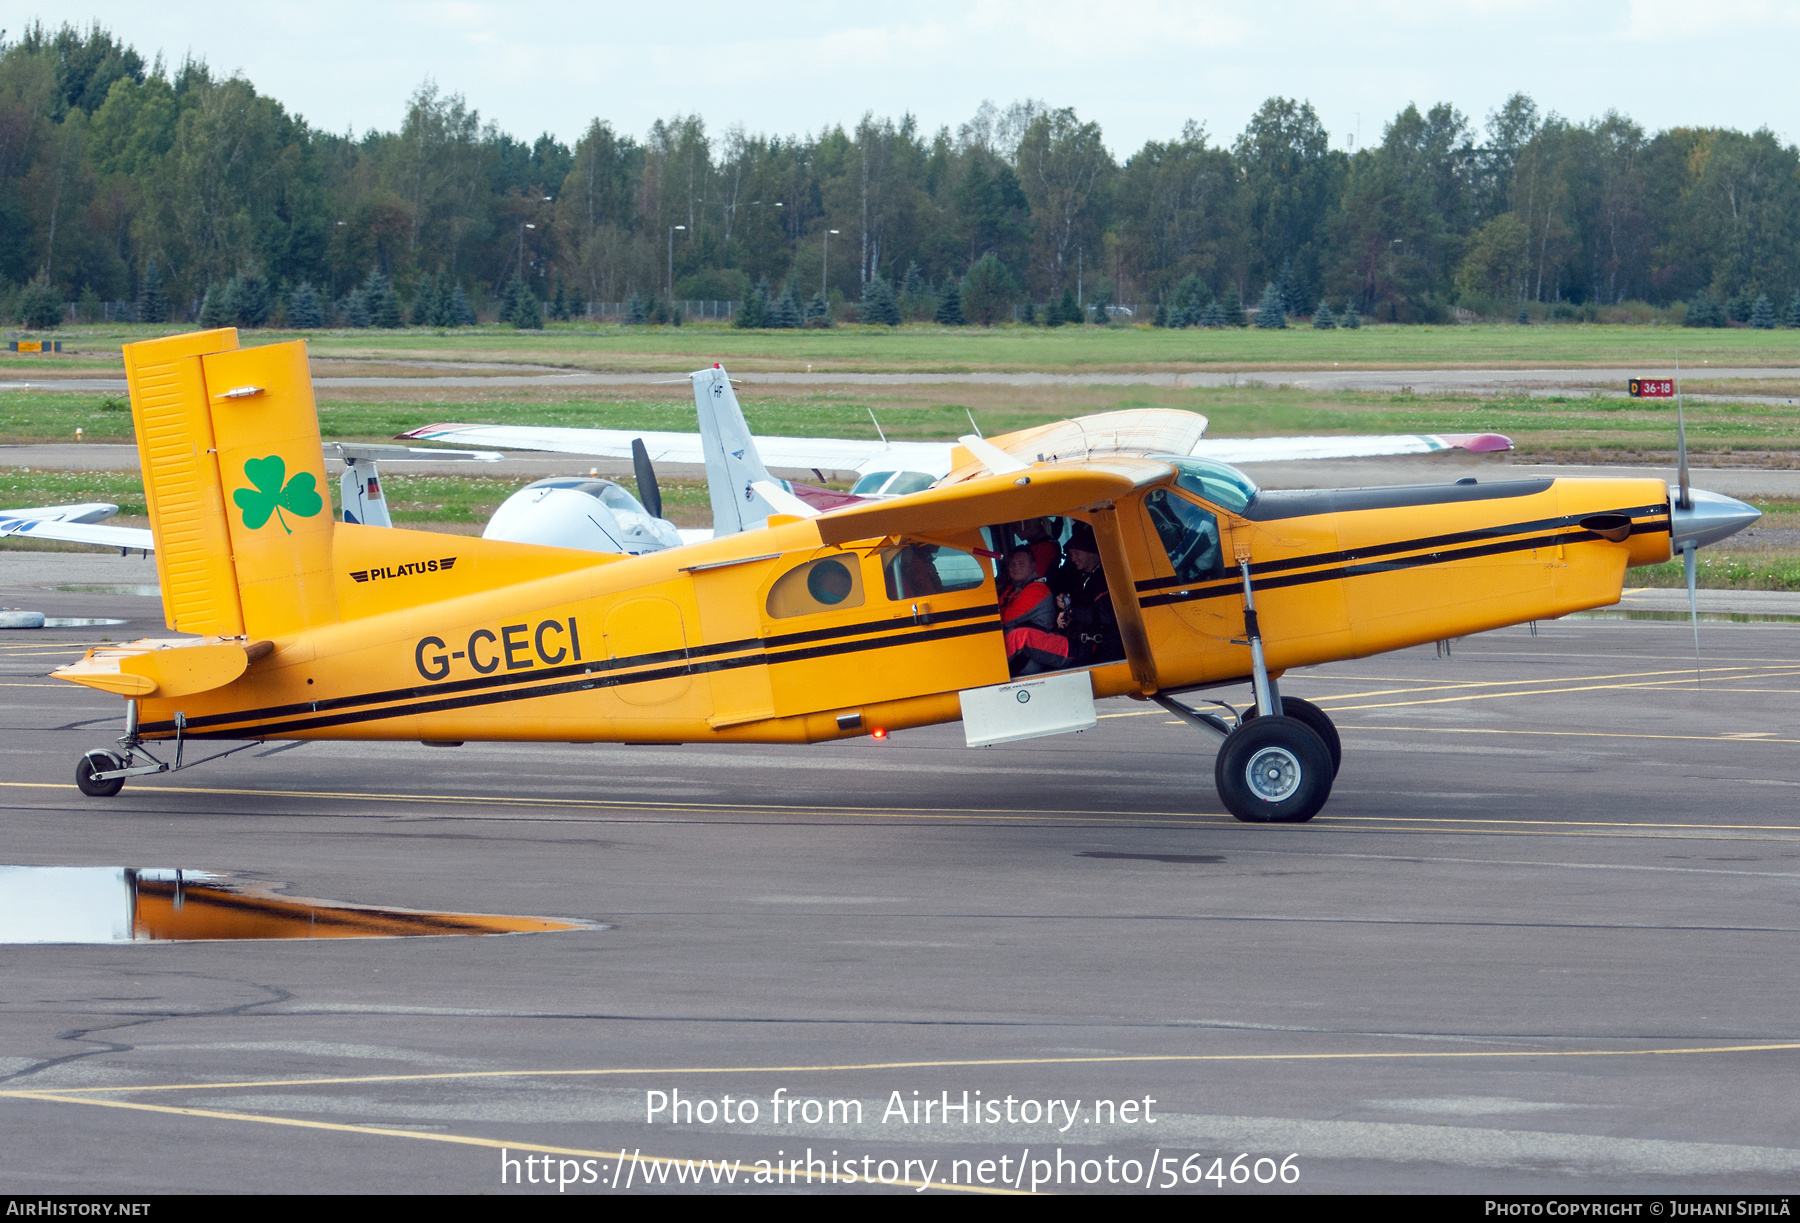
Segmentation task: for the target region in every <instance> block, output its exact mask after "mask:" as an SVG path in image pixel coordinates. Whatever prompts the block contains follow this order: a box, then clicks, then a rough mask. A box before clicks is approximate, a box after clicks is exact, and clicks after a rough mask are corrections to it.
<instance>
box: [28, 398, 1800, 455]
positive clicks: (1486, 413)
mask: <svg viewBox="0 0 1800 1223" xmlns="http://www.w3.org/2000/svg"><path fill="white" fill-rule="evenodd" d="M685 391H686V388H685V387H682V388H679V391H677V389H676V388H671V389H670V391H669V393H668V395H667V396H666V397H660V398H653V397H650V396H649V395H647V394H645V393H642V392H637V391H635V390H634V391H633V393H632V394H631V395H630V396H629V397H617V398H613V397H604V396H599V395H584V396H580V397H571V396H569V395H567V393H566V392H565V393H557V392H552V391H545V390H539V389H530V390H485V389H471V388H451V387H434V386H432V385H430V384H429V383H425V384H422V385H421V386H419V387H417V388H413V387H405V388H398V389H395V390H392V391H387V390H384V391H382V392H380V398H374V397H371V396H370V393H368V392H361V391H343V392H333V393H327V395H326V396H324V397H322V398H321V399H320V401H319V425H320V430H321V433H322V434H323V435H324V436H325V437H326V438H328V439H339V440H351V439H358V440H370V439H376V440H385V439H389V438H392V437H393V436H394V435H395V434H398V433H402V432H405V431H406V430H409V429H414V428H417V427H419V426H421V425H427V424H433V423H437V422H442V421H461V422H466V423H476V424H518V425H561V426H572V427H587V428H613V429H668V430H677V431H691V430H693V429H694V428H695V427H696V425H695V420H694V409H693V405H692V402H691V401H690V400H689V399H688V398H687V395H686V394H685ZM334 395H335V396H341V397H334ZM742 400H743V404H744V412H745V416H746V417H747V418H748V419H749V421H750V425H751V427H752V428H753V429H755V430H756V431H757V432H759V433H765V434H788V435H795V436H801V437H808V436H811V437H863V438H866V437H874V436H875V425H874V423H873V422H872V421H871V419H870V412H871V411H873V412H874V413H875V414H876V416H877V417H879V419H880V421H881V425H882V428H883V429H884V430H885V431H886V433H887V435H888V436H890V437H904V438H931V439H949V438H955V437H958V436H960V435H962V434H964V433H966V432H968V427H969V417H970V415H971V414H973V416H974V418H975V420H976V421H977V422H978V423H979V424H980V426H981V428H982V430H983V432H984V433H986V434H987V435H988V436H989V437H993V436H995V435H996V434H1000V433H1005V432H1008V431H1010V430H1014V429H1021V428H1025V427H1028V426H1030V425H1036V424H1043V423H1046V422H1049V421H1054V420H1061V419H1064V418H1066V417H1068V416H1072V415H1078V414H1081V413H1086V412H1099V411H1107V410H1111V409H1117V408H1134V407H1173V408H1184V409H1187V410H1190V411H1196V412H1201V413H1204V414H1205V415H1206V416H1207V417H1209V418H1210V420H1211V425H1210V428H1209V430H1208V432H1209V435H1210V436H1213V437H1250V436H1263V435H1271V434H1291V433H1345V432H1354V433H1389V432H1394V433H1416V432H1422V433H1475V432H1497V433H1504V434H1506V435H1508V436H1509V437H1511V438H1512V439H1513V441H1514V443H1515V444H1516V445H1517V447H1518V449H1519V454H1518V456H1517V457H1519V458H1532V457H1541V458H1561V459H1576V460H1591V461H1599V462H1631V461H1637V460H1642V459H1666V458H1667V457H1668V456H1670V455H1671V454H1672V453H1673V451H1674V441H1675V412H1674V409H1673V408H1671V407H1667V406H1659V405H1657V404H1656V403H1654V402H1645V401H1640V400H1629V399H1607V398H1601V397H1599V396H1591V395H1584V396H1577V395H1570V396H1561V397H1556V398H1544V399H1533V398H1527V397H1524V396H1496V397H1476V396H1469V395H1413V394H1387V393H1371V392H1355V393H1344V392H1317V391H1302V390H1296V389H1292V388H1286V387H1269V388H1265V387H1215V388H1204V389H1197V390H1161V389H1155V388H1138V387H1134V388H1118V389H1114V388H1105V387H1081V388H1070V387H1016V388H1015V387H995V386H980V385H959V386H955V387H932V386H926V387H917V386H907V387H871V388H867V389H866V390H865V389H862V388H856V389H831V390H821V391H817V392H812V393H805V394H794V393H793V392H792V391H789V390H786V389H781V388H766V389H765V388H763V387H750V388H748V389H747V390H746V391H745V392H744V393H743V395H742ZM120 402H121V401H120V400H118V399H117V398H114V397H108V396H103V395H97V394H92V393H83V392H56V391H37V390H29V391H7V392H0V442H5V443H25V442H55V441H73V440H74V437H75V429H76V428H78V427H79V428H81V429H82V430H83V436H84V438H85V439H86V440H88V441H94V442H127V441H130V440H131V437H132V433H131V415H130V413H129V412H128V411H125V410H123V409H122V408H121V406H120ZM1687 423H1688V441H1689V445H1690V446H1691V447H1692V449H1693V451H1694V453H1695V456H1696V458H1697V459H1698V460H1699V461H1701V462H1707V461H1719V460H1724V461H1736V462H1744V461H1748V462H1757V461H1767V460H1768V459H1770V458H1773V457H1775V456H1786V455H1788V454H1790V453H1791V452H1796V451H1800V404H1766V403H1714V402H1707V403H1695V404H1691V405H1689V410H1688V415H1687Z"/></svg>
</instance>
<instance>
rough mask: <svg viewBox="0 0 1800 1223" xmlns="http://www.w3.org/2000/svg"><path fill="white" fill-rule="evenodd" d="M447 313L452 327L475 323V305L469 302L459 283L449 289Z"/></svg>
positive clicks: (471, 325)
mask: <svg viewBox="0 0 1800 1223" xmlns="http://www.w3.org/2000/svg"><path fill="white" fill-rule="evenodd" d="M448 313H449V314H450V316H451V318H450V324H449V325H450V326H452V327H473V326H474V325H475V307H474V306H472V305H470V304H469V298H468V295H467V294H466V293H464V292H463V288H462V286H461V285H457V286H456V288H455V289H454V290H452V291H451V294H450V309H449V311H448Z"/></svg>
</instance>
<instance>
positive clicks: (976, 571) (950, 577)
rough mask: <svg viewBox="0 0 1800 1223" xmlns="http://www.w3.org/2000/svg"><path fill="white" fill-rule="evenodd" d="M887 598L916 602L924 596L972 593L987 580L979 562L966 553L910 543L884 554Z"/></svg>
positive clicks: (953, 549) (936, 546) (934, 545)
mask: <svg viewBox="0 0 1800 1223" xmlns="http://www.w3.org/2000/svg"><path fill="white" fill-rule="evenodd" d="M886 573H887V596H888V598H890V599H918V598H923V597H924V596H926V595H941V594H953V593H955V592H956V591H959V590H973V589H975V588H976V587H977V586H979V585H981V584H982V583H983V582H985V581H986V580H987V573H986V571H984V570H983V569H982V567H981V562H980V561H978V560H976V559H975V558H974V557H972V556H970V555H969V554H968V553H967V552H958V551H957V550H956V549H955V548H943V547H939V546H938V545H937V544H910V545H908V546H907V547H904V548H896V549H894V550H893V551H892V552H890V553H889V554H888V557H887V562H886Z"/></svg>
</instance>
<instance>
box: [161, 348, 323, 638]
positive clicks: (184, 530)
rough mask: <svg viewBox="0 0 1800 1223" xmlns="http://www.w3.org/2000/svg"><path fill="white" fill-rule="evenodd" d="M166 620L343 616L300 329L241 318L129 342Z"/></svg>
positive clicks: (234, 628) (253, 629)
mask: <svg viewBox="0 0 1800 1223" xmlns="http://www.w3.org/2000/svg"><path fill="white" fill-rule="evenodd" d="M125 363H126V375H127V378H128V380H129V382H130V385H131V399H132V409H133V412H134V414H135V415H136V418H137V424H138V451H139V454H140V456H141V458H142V460H143V467H144V488H145V494H146V500H147V501H148V503H149V508H150V515H151V529H152V530H153V531H154V532H155V535H156V546H157V555H158V562H159V564H160V565H161V566H162V582H163V610H164V614H165V616H166V618H167V620H168V623H169V627H170V628H173V629H177V630H179V631H182V632H189V633H203V634H211V635H215V636H238V635H249V636H251V637H258V638H268V637H279V636H282V635H284V634H288V633H293V632H297V631H299V630H301V629H303V628H307V627H309V626H312V625H316V624H324V623H328V622H330V621H333V620H335V619H336V618H337V598H336V592H335V588H334V581H333V575H332V571H331V542H332V531H333V524H332V517H331V511H330V502H329V499H328V498H329V493H328V490H327V486H326V484H325V460H324V455H323V453H322V450H321V448H320V444H319V419H318V411H317V407H316V406H315V404H314V402H313V395H312V379H311V376H310V373H309V371H308V369H307V364H306V345H305V343H304V341H295V342H293V343H289V344H271V345H267V346H263V347H258V348H248V349H240V348H238V347H237V332H236V331H235V330H234V329H229V328H228V329H224V330H220V331H210V332H197V333H192V334H189V335H182V336H171V337H169V338H167V339H162V340H148V341H145V342H143V343H139V344H128V345H126V346H125Z"/></svg>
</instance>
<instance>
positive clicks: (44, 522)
mask: <svg viewBox="0 0 1800 1223" xmlns="http://www.w3.org/2000/svg"><path fill="white" fill-rule="evenodd" d="M9 535H16V536H18V537H19V538H21V539H55V540H60V541H62V542H63V543H70V544H96V545H99V546H101V547H105V548H129V549H130V550H131V551H133V552H137V551H144V552H154V551H155V550H156V537H155V535H153V534H152V533H151V532H150V531H149V530H148V529H147V528H144V527H115V526H110V525H108V524H106V523H97V522H62V521H59V520H57V519H31V518H9V517H7V516H5V515H0V536H9Z"/></svg>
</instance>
